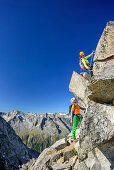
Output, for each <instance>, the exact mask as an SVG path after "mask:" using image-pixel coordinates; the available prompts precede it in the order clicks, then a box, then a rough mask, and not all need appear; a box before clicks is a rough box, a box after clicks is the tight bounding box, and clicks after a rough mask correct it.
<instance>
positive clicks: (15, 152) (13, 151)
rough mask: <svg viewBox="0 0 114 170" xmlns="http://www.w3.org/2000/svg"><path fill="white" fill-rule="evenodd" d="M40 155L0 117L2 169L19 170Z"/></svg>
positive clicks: (0, 159)
mask: <svg viewBox="0 0 114 170" xmlns="http://www.w3.org/2000/svg"><path fill="white" fill-rule="evenodd" d="M38 155H39V153H37V152H35V151H33V150H31V149H29V148H27V147H26V145H25V144H23V142H22V140H21V139H20V138H19V137H18V136H17V135H16V134H15V132H14V130H13V129H12V127H11V126H10V125H9V124H8V123H7V122H6V121H5V120H4V119H3V118H1V117H0V169H1V170H5V169H7V170H14V169H19V166H21V165H22V164H24V163H27V162H28V161H30V159H32V158H37V157H38Z"/></svg>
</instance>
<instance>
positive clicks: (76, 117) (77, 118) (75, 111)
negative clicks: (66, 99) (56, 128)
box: [71, 97, 86, 142]
mask: <svg viewBox="0 0 114 170" xmlns="http://www.w3.org/2000/svg"><path fill="white" fill-rule="evenodd" d="M71 103H73V104H72V105H71V124H73V128H72V137H73V140H74V142H75V141H77V140H78V139H76V137H75V132H76V129H77V126H78V123H79V122H81V121H82V119H81V115H80V109H82V110H86V109H85V108H82V107H80V106H79V105H78V101H77V99H76V98H74V97H73V98H71Z"/></svg>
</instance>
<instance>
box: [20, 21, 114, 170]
mask: <svg viewBox="0 0 114 170" xmlns="http://www.w3.org/2000/svg"><path fill="white" fill-rule="evenodd" d="M113 56H114V22H113V21H110V22H108V23H107V25H106V28H105V29H104V31H103V34H102V36H101V38H100V40H99V43H98V46H97V48H96V52H95V56H94V66H93V73H94V76H93V77H92V78H91V79H89V78H88V75H87V73H85V74H84V73H82V74H80V75H79V74H78V73H76V72H75V71H74V72H73V74H72V78H71V81H70V85H69V90H70V91H71V92H72V93H73V94H74V95H75V96H76V97H77V98H79V99H80V105H82V106H84V107H86V112H85V113H84V112H81V114H82V116H83V121H82V122H81V125H80V133H79V141H78V142H77V143H70V136H68V139H67V140H66V141H65V139H61V140H60V141H57V142H56V143H55V144H54V145H52V146H51V147H50V148H47V149H45V150H44V151H43V152H42V153H41V155H40V156H39V158H38V159H37V160H36V161H34V163H33V164H32V165H31V164H28V169H30V170H36V169H37V170H63V169H65V170H72V169H73V170H98V169H99V170H113V169H114V70H113V69H114V60H113ZM77 84H78V86H77ZM76 136H77V132H76ZM21 169H23V167H22V168H21Z"/></svg>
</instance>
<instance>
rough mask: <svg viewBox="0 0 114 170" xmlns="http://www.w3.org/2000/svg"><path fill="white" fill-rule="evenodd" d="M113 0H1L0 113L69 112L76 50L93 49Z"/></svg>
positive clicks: (76, 66)
mask: <svg viewBox="0 0 114 170" xmlns="http://www.w3.org/2000/svg"><path fill="white" fill-rule="evenodd" d="M113 7H114V2H113V1H112V0H108V1H107V0H106V1H105V0H96V1H90V0H19V1H18V0H0V111H5V112H8V111H11V110H14V109H18V110H21V111H23V112H37V113H38V112H39V113H40V112H58V111H60V112H68V107H69V104H70V98H71V97H74V96H73V94H72V93H70V92H69V83H70V79H71V76H72V72H73V70H75V71H76V72H78V73H80V71H81V70H80V68H79V52H80V51H84V52H85V54H86V55H88V54H90V53H91V51H92V50H95V49H96V46H97V43H98V41H99V38H100V36H101V34H102V32H103V29H104V27H105V26H106V23H107V22H108V21H110V20H114V9H113Z"/></svg>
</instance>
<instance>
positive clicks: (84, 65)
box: [79, 51, 94, 77]
mask: <svg viewBox="0 0 114 170" xmlns="http://www.w3.org/2000/svg"><path fill="white" fill-rule="evenodd" d="M93 54H94V51H93V52H92V53H91V54H90V55H88V56H86V57H85V53H84V52H83V51H81V52H80V61H79V64H80V67H81V68H82V69H83V70H88V71H89V74H90V77H92V76H93V66H91V64H90V63H89V61H88V60H87V59H88V58H89V57H91V56H92V55H93Z"/></svg>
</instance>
